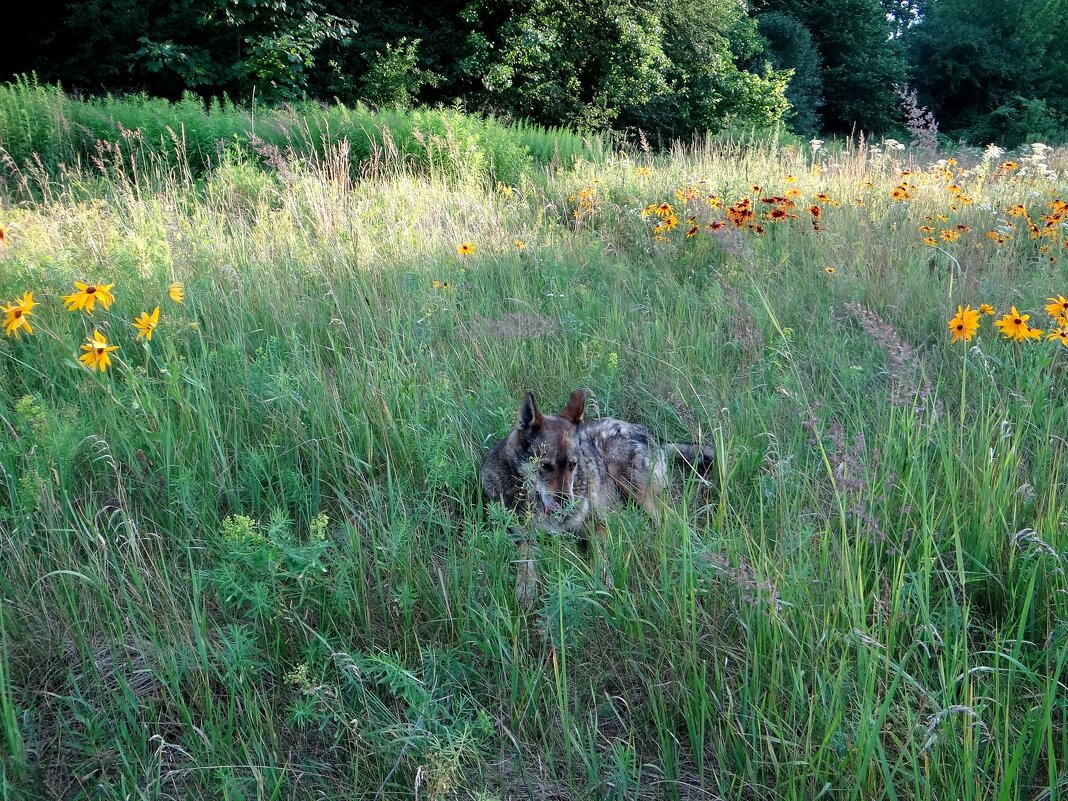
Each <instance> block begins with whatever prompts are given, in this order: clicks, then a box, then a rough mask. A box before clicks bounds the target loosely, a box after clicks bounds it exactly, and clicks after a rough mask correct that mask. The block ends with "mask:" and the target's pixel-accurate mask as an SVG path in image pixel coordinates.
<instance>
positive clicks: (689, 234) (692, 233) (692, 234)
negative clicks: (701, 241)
mask: <svg viewBox="0 0 1068 801" xmlns="http://www.w3.org/2000/svg"><path fill="white" fill-rule="evenodd" d="M700 230H701V229H700V228H699V227H698V226H696V225H695V226H693V227H692V228H690V230H689V231H687V232H686V238H687V239H693V238H694V237H695V236H697V232H698V231H700Z"/></svg>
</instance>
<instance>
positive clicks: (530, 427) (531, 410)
mask: <svg viewBox="0 0 1068 801" xmlns="http://www.w3.org/2000/svg"><path fill="white" fill-rule="evenodd" d="M539 428H541V412H540V411H539V410H538V404H537V401H535V400H534V394H533V393H531V392H528V393H527V394H526V395H524V396H523V401H522V403H520V404H519V415H518V416H517V417H516V421H515V429H516V431H518V432H519V433H520V434H523V435H527V434H532V433H534V432H535V431H537V430H538V429H539Z"/></svg>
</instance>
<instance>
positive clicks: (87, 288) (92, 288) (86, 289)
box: [85, 286, 96, 295]
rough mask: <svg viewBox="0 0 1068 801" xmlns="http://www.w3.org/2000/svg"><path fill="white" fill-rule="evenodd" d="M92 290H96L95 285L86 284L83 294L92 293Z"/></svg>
mask: <svg viewBox="0 0 1068 801" xmlns="http://www.w3.org/2000/svg"><path fill="white" fill-rule="evenodd" d="M94 292H96V287H95V286H87V287H86V288H85V294H86V295H92V294H93V293H94Z"/></svg>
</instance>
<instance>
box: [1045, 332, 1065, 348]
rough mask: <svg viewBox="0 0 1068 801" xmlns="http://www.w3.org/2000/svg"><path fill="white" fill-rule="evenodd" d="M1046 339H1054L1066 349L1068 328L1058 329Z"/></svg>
mask: <svg viewBox="0 0 1068 801" xmlns="http://www.w3.org/2000/svg"><path fill="white" fill-rule="evenodd" d="M1046 339H1055V340H1057V341H1058V342H1060V343H1061V344H1062V345H1064V347H1066V348H1068V328H1058V329H1057V330H1056V331H1054V332H1053V333H1051V334H1049V335H1048V336H1047V337H1046Z"/></svg>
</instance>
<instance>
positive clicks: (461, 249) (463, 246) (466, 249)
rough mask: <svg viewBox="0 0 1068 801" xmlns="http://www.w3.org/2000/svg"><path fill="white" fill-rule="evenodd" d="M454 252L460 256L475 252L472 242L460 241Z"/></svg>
mask: <svg viewBox="0 0 1068 801" xmlns="http://www.w3.org/2000/svg"><path fill="white" fill-rule="evenodd" d="M456 252H457V253H459V254H460V255H461V256H470V255H471V254H472V253H474V252H475V244H474V242H461V243H460V244H459V245H457V246H456Z"/></svg>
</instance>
